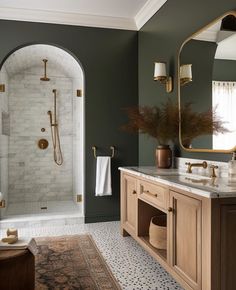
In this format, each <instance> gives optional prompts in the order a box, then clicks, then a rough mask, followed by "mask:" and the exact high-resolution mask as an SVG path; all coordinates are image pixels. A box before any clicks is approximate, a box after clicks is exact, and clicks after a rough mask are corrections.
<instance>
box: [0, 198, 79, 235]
mask: <svg viewBox="0 0 236 290" xmlns="http://www.w3.org/2000/svg"><path fill="white" fill-rule="evenodd" d="M80 223H84V217H83V213H82V204H75V203H74V202H73V201H46V202H26V203H15V204H14V203H13V204H9V206H8V209H7V213H6V215H5V216H4V217H3V218H1V220H0V228H2V229H4V228H9V227H16V228H21V227H31V226H33V227H37V226H39V227H41V226H62V225H72V224H80Z"/></svg>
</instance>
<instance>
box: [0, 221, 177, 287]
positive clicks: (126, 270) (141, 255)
mask: <svg viewBox="0 0 236 290" xmlns="http://www.w3.org/2000/svg"><path fill="white" fill-rule="evenodd" d="M119 227H120V223H119V222H106V223H93V224H77V225H66V226H55V227H39V228H34V227H33V226H31V227H27V228H20V229H19V235H20V236H30V237H38V236H44V237H45V236H61V235H75V234H83V233H89V234H91V235H92V236H93V238H94V240H95V242H96V244H97V246H98V248H99V250H100V251H101V253H102V255H103V257H104V258H105V260H106V262H107V264H108V265H109V267H110V269H111V270H112V272H113V274H114V276H115V277H116V279H117V280H118V282H119V283H120V285H121V287H122V289H123V290H182V288H181V287H180V286H179V285H178V284H177V283H176V282H175V280H174V279H173V278H172V277H171V276H170V275H169V274H168V273H167V272H166V271H165V270H164V269H163V268H162V267H161V266H160V265H159V263H157V262H156V261H155V260H154V259H153V258H152V257H151V256H150V255H149V254H148V253H147V252H146V251H145V250H144V249H143V248H141V247H140V246H139V245H138V243H137V242H136V241H135V240H134V239H133V238H131V237H122V236H121V234H120V230H119ZM3 235H5V231H4V230H0V237H2V236H3Z"/></svg>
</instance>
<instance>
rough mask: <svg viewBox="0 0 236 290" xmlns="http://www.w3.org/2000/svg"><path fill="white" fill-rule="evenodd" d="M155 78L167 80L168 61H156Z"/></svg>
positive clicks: (156, 79)
mask: <svg viewBox="0 0 236 290" xmlns="http://www.w3.org/2000/svg"><path fill="white" fill-rule="evenodd" d="M154 80H155V81H165V80H166V63H165V62H155V67H154Z"/></svg>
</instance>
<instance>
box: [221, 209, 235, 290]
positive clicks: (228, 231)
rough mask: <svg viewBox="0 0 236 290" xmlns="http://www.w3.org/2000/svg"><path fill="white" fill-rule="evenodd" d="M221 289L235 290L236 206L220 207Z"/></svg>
mask: <svg viewBox="0 0 236 290" xmlns="http://www.w3.org/2000/svg"><path fill="white" fill-rule="evenodd" d="M220 216H221V227H220V228H221V258H220V262H221V269H220V271H221V275H220V276H221V287H220V289H222V290H235V289H236V275H235V268H236V247H235V245H236V205H223V206H222V207H221V215H220Z"/></svg>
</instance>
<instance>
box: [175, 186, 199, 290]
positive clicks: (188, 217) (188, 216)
mask: <svg viewBox="0 0 236 290" xmlns="http://www.w3.org/2000/svg"><path fill="white" fill-rule="evenodd" d="M170 208H171V209H172V210H171V211H170V218H169V230H170V262H171V266H172V267H173V268H174V270H175V271H176V272H177V273H178V274H179V275H180V276H181V277H182V278H183V279H184V280H185V281H186V282H187V283H188V284H189V285H190V286H191V288H192V289H201V262H202V261H201V243H202V235H201V230H202V229H201V223H202V220H201V201H200V200H197V199H195V198H192V197H189V196H186V195H183V194H180V193H177V192H175V191H170Z"/></svg>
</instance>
